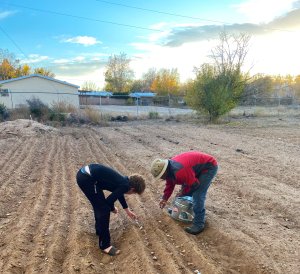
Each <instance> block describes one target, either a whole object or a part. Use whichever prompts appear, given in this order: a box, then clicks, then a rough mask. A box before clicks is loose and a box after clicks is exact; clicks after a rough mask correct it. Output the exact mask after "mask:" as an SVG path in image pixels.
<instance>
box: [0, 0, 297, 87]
mask: <svg viewBox="0 0 300 274" xmlns="http://www.w3.org/2000/svg"><path fill="white" fill-rule="evenodd" d="M224 27H225V29H226V30H227V32H232V31H234V32H247V33H249V34H250V35H251V36H252V38H251V47H250V51H249V54H248V58H247V60H248V61H247V64H246V68H245V69H246V70H248V69H250V68H251V70H250V72H251V73H252V74H254V73H257V72H261V73H267V74H288V73H289V74H293V75H296V74H300V62H299V60H300V51H299V48H300V38H299V37H300V35H299V34H300V1H295V0H276V1H275V0H224V1H217V0H210V1H199V0H198V1H197V0H186V1H177V0H170V1H169V0H165V1H161V0H160V1H158V0H153V1H134V0H131V1H121V0H113V1H100V0H98V1H97V0H85V1H77V0H73V1H71V0H64V1H57V0H52V1H47V0H46V1H34V0H27V1H21V0H12V1H10V0H2V1H1V2H0V42H1V43H0V48H2V49H8V50H9V51H10V52H13V53H15V55H16V57H17V58H19V59H20V60H22V62H26V63H28V64H29V65H30V66H32V67H40V66H43V67H46V68H48V69H50V70H51V71H53V72H54V73H55V74H56V78H57V79H60V80H64V81H68V82H71V83H74V84H78V85H81V84H82V83H83V82H85V81H93V82H95V83H96V84H97V85H98V86H99V87H102V86H103V85H104V77H103V73H104V70H105V65H106V62H107V59H108V58H109V56H111V55H112V54H119V53H121V52H125V53H126V54H127V55H128V57H130V58H131V60H132V62H131V67H132V68H133V70H134V71H135V75H136V78H139V77H141V75H142V74H143V73H144V72H146V71H147V70H148V69H149V68H152V67H155V68H157V69H160V68H178V70H179V73H180V75H181V80H182V81H185V80H186V79H188V78H193V76H194V74H193V69H194V67H199V66H200V65H201V64H202V63H204V62H205V61H208V57H207V56H208V55H209V54H210V50H211V49H212V47H214V46H215V45H216V44H217V42H218V34H219V33H220V31H221V30H222V29H223V28H224Z"/></svg>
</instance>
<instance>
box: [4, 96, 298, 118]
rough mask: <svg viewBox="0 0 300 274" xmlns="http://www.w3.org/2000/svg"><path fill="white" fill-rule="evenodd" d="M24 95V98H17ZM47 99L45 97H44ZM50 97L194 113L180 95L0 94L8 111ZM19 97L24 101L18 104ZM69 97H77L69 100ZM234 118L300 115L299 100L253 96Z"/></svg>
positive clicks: (142, 111) (106, 108)
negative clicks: (243, 116) (31, 101)
mask: <svg viewBox="0 0 300 274" xmlns="http://www.w3.org/2000/svg"><path fill="white" fill-rule="evenodd" d="M20 95H23V96H20ZM45 96H46V97H45ZM49 96H52V97H51V98H52V101H53V102H57V101H65V102H66V103H70V102H72V103H73V104H74V102H76V103H75V106H76V107H78V108H86V107H92V108H94V109H97V110H99V111H101V112H106V113H111V114H122V115H134V116H139V115H147V114H149V113H150V112H157V113H158V114H159V115H162V116H172V115H178V114H191V113H193V111H192V110H191V109H189V108H188V106H187V105H186V103H185V100H184V97H182V96H172V95H169V96H154V97H129V96H127V97H126V96H125V97H124V95H114V96H86V95H83V94H78V93H57V92H53V93H51V92H48V93H43V92H32V93H30V92H11V91H9V92H6V91H5V92H3V93H1V94H0V103H4V104H5V105H6V106H7V107H8V108H16V107H18V106H20V105H22V104H23V105H26V104H27V102H26V100H29V99H30V98H33V97H35V98H39V99H40V100H41V101H42V102H44V100H43V98H47V102H50V101H49ZM20 98H21V99H22V100H23V101H22V103H20ZM70 98H76V99H71V100H70ZM231 113H232V114H236V115H253V116H256V115H261V116H263V115H266V116H267V115H277V116H283V115H290V116H295V115H300V99H299V98H295V97H279V96H277V97H254V96H249V97H247V98H243V99H242V100H241V102H240V104H239V106H238V107H237V108H235V109H234V110H232V111H231Z"/></svg>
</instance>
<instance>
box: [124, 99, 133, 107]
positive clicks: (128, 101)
mask: <svg viewBox="0 0 300 274" xmlns="http://www.w3.org/2000/svg"><path fill="white" fill-rule="evenodd" d="M126 105H128V106H132V105H134V100H133V98H128V99H127V100H126Z"/></svg>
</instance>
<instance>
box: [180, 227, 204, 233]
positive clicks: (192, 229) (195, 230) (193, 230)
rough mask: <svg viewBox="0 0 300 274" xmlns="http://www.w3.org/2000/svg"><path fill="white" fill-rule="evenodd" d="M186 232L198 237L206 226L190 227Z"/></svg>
mask: <svg viewBox="0 0 300 274" xmlns="http://www.w3.org/2000/svg"><path fill="white" fill-rule="evenodd" d="M184 230H185V231H186V232H187V233H190V234H193V235H197V234H199V233H201V232H202V231H203V230H204V226H201V227H198V226H195V225H192V226H190V227H186V228H185V229H184Z"/></svg>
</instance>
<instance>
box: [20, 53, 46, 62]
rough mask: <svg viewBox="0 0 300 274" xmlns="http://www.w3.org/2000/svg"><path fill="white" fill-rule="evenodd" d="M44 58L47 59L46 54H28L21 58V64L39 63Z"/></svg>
mask: <svg viewBox="0 0 300 274" xmlns="http://www.w3.org/2000/svg"><path fill="white" fill-rule="evenodd" d="M45 60H49V57H48V56H45V55H39V54H29V55H28V58H26V59H22V61H21V62H22V63H23V64H33V63H39V62H42V61H45Z"/></svg>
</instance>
